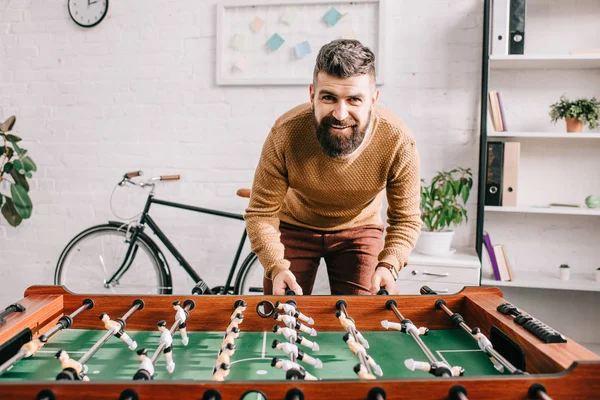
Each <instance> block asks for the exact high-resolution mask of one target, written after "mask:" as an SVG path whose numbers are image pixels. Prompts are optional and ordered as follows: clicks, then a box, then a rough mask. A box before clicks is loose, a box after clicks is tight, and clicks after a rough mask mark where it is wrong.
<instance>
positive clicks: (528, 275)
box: [481, 268, 600, 292]
mask: <svg viewBox="0 0 600 400" xmlns="http://www.w3.org/2000/svg"><path fill="white" fill-rule="evenodd" d="M594 273H595V271H591V272H590V273H589V274H574V273H571V279H569V280H568V281H561V280H560V279H558V268H557V271H556V273H555V274H551V273H548V272H541V271H518V270H516V271H514V274H515V280H514V281H497V280H495V279H485V278H482V279H481V286H498V287H521V288H532V289H559V290H576V291H588V292H600V282H597V281H596V280H595V278H594Z"/></svg>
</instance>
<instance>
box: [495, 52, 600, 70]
mask: <svg viewBox="0 0 600 400" xmlns="http://www.w3.org/2000/svg"><path fill="white" fill-rule="evenodd" d="M489 61H490V63H489V66H490V69H596V68H600V54H589V55H568V54H567V55H552V54H535V55H507V56H490V59H489Z"/></svg>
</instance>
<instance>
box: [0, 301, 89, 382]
mask: <svg viewBox="0 0 600 400" xmlns="http://www.w3.org/2000/svg"><path fill="white" fill-rule="evenodd" d="M92 308H94V302H93V301H92V300H91V299H85V300H84V301H83V305H82V306H81V307H79V308H78V309H77V310H75V311H73V313H72V314H71V315H63V316H62V317H60V318H59V320H58V323H57V324H56V325H55V326H54V327H53V328H51V329H49V330H48V331H47V332H46V333H44V334H43V335H41V336H40V337H39V338H37V339H33V340H31V341H29V342H27V343H25V344H24V345H23V346H21V349H20V350H19V352H18V353H17V354H15V355H14V356H13V357H11V358H9V359H8V360H7V361H6V362H5V363H4V364H2V365H0V375H2V374H3V373H4V372H6V371H7V370H8V369H10V368H11V367H12V366H13V365H15V364H16V363H18V362H19V361H21V360H22V359H23V358H25V357H27V358H29V357H31V356H33V355H34V354H35V353H36V352H37V351H38V350H39V349H41V348H42V346H44V344H45V343H46V342H47V341H48V340H49V339H50V338H51V337H52V336H54V334H56V333H57V332H58V331H60V330H62V329H68V328H70V327H71V325H72V324H73V318H75V317H76V316H77V315H78V314H79V313H80V312H82V311H83V310H91V309H92ZM33 341H37V343H31V342H33Z"/></svg>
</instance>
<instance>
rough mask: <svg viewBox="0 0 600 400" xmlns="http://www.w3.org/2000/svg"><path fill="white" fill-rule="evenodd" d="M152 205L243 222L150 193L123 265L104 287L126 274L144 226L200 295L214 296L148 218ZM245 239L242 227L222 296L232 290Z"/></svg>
mask: <svg viewBox="0 0 600 400" xmlns="http://www.w3.org/2000/svg"><path fill="white" fill-rule="evenodd" d="M152 204H160V205H163V206H167V207H173V208H179V209H182V210H188V211H194V212H199V213H203V214H210V215H216V216H220V217H225V218H230V219H237V220H240V221H243V220H244V217H243V216H242V215H241V214H234V213H228V212H224V211H219V210H212V209H210V208H203V207H195V206H190V205H187V204H182V203H175V202H171V201H165V200H159V199H155V198H154V193H153V192H151V193H150V194H148V198H147V199H146V205H145V206H144V211H143V212H142V215H141V217H140V220H139V225H138V226H137V227H136V228H135V229H134V231H133V234H132V236H131V239H130V244H129V247H128V249H127V253H126V254H125V259H124V260H123V263H122V264H121V266H120V267H119V268H118V269H117V271H116V272H115V273H114V274H113V276H111V277H110V279H108V280H107V281H106V282H105V285H106V286H108V285H110V284H111V283H112V282H114V281H115V280H116V281H118V280H119V279H120V278H121V276H123V274H125V273H126V272H127V270H128V269H129V267H130V265H131V263H132V262H133V259H134V258H135V253H136V251H137V248H135V249H134V244H135V242H136V240H137V237H138V235H139V232H140V231H142V230H143V229H144V226H145V225H148V227H149V228H150V229H151V230H152V232H154V234H155V235H156V236H157V237H158V238H159V239H160V241H161V242H162V243H163V244H164V245H165V247H166V248H167V249H168V250H169V252H170V253H171V254H172V255H173V257H175V259H176V260H177V261H178V262H179V264H180V265H181V266H182V267H183V269H184V270H185V271H186V272H187V273H188V275H189V276H190V277H191V278H192V279H193V280H194V281H195V282H196V287H198V288H200V291H201V293H203V294H215V293H213V291H212V290H211V289H210V288H209V287H208V285H207V284H206V282H205V281H204V280H203V279H202V278H201V277H200V275H198V273H197V272H196V271H195V270H194V268H193V267H192V266H191V265H190V264H189V263H188V262H187V260H186V259H185V258H184V257H183V255H182V254H181V253H180V252H179V250H177V248H175V246H174V245H173V243H171V241H170V240H169V238H167V236H166V235H165V234H164V232H163V231H162V230H161V229H160V228H159V226H158V225H157V224H156V222H155V221H154V220H153V219H152V217H150V215H149V211H150V206H151V205H152ZM246 237H247V232H246V228H245V227H244V232H243V233H242V238H241V240H240V243H239V245H238V248H237V251H236V253H235V257H234V259H233V264H232V266H231V269H230V271H229V276H228V277H227V281H226V282H225V286H224V288H223V289H222V290H223V294H225V293H228V292H229V290H230V289H232V287H231V281H232V280H233V275H234V272H235V270H236V267H237V264H238V261H239V258H240V254H241V253H242V248H243V247H244V243H245V241H246Z"/></svg>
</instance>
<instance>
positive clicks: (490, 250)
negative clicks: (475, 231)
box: [483, 232, 500, 281]
mask: <svg viewBox="0 0 600 400" xmlns="http://www.w3.org/2000/svg"><path fill="white" fill-rule="evenodd" d="M483 242H484V243H485V248H486V250H487V252H488V254H489V256H490V262H491V263H492V271H494V279H496V280H497V281H499V280H500V271H499V270H498V262H497V261H496V252H495V251H494V246H492V241H491V240H490V235H489V234H488V233H487V232H484V233H483Z"/></svg>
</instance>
